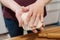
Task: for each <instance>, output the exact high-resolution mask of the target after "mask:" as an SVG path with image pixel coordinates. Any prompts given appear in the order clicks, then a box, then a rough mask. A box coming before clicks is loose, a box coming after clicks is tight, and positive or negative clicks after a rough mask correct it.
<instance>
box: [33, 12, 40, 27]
mask: <svg viewBox="0 0 60 40" xmlns="http://www.w3.org/2000/svg"><path fill="white" fill-rule="evenodd" d="M39 16H40V15H39V13H38V14H37V17H36V20H35V22H34V26H36V27H37V24H38V22H39Z"/></svg>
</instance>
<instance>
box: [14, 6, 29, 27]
mask: <svg viewBox="0 0 60 40" xmlns="http://www.w3.org/2000/svg"><path fill="white" fill-rule="evenodd" d="M26 11H28V8H26V7H20V8H19V9H17V10H16V12H15V13H16V14H15V15H16V18H17V20H18V23H19V27H22V24H23V20H22V18H21V16H22V14H23V13H24V12H26Z"/></svg>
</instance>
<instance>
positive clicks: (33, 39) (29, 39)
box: [7, 27, 60, 40]
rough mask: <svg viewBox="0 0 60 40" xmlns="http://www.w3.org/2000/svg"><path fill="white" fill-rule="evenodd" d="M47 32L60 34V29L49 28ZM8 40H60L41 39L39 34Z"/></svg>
mask: <svg viewBox="0 0 60 40" xmlns="http://www.w3.org/2000/svg"><path fill="white" fill-rule="evenodd" d="M46 32H48V33H60V27H51V28H47V29H46ZM7 40H60V39H48V38H39V36H38V34H34V33H32V34H27V35H23V36H17V37H14V38H10V39H7Z"/></svg>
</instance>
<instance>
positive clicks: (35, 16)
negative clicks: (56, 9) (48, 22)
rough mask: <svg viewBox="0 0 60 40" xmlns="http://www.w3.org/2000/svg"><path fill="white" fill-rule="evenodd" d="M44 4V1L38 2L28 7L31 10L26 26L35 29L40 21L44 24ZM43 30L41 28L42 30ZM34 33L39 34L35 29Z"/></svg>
mask: <svg viewBox="0 0 60 40" xmlns="http://www.w3.org/2000/svg"><path fill="white" fill-rule="evenodd" d="M44 5H45V4H44V2H42V1H36V2H35V3H33V4H31V5H29V6H27V7H28V8H29V12H28V14H29V15H28V16H27V19H26V25H28V26H30V27H31V28H33V27H34V26H37V24H38V22H39V20H40V21H41V22H43V15H44ZM40 29H41V28H40ZM33 30H34V31H33V32H35V33H36V32H37V31H36V30H35V29H33Z"/></svg>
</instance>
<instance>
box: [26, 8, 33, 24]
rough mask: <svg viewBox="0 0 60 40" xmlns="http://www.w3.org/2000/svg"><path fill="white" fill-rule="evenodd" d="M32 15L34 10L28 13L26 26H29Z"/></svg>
mask: <svg viewBox="0 0 60 40" xmlns="http://www.w3.org/2000/svg"><path fill="white" fill-rule="evenodd" d="M32 14H33V13H32V10H31V9H30V10H29V11H28V15H27V19H26V25H28V23H29V21H30V18H31V16H32Z"/></svg>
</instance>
